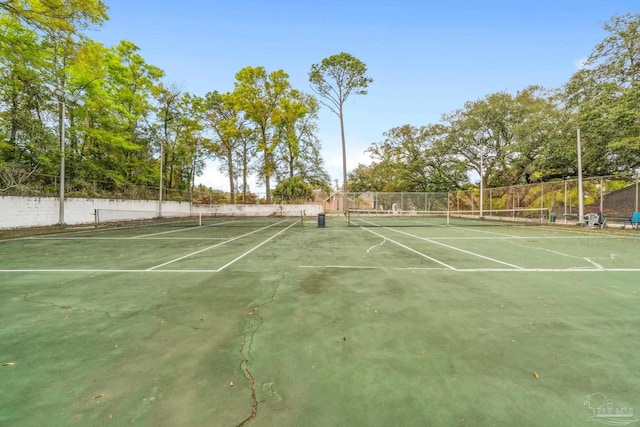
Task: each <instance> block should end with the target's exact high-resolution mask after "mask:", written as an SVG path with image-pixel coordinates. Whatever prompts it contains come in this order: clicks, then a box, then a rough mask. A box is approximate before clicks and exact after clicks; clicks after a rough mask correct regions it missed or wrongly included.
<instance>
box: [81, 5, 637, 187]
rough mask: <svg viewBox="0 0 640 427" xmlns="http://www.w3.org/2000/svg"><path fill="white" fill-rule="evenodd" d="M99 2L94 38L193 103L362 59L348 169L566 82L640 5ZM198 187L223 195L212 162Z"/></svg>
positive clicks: (330, 154) (300, 83)
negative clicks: (405, 129) (105, 12)
mask: <svg viewBox="0 0 640 427" xmlns="http://www.w3.org/2000/svg"><path fill="white" fill-rule="evenodd" d="M105 2H106V3H107V5H108V6H109V16H110V20H109V21H108V22H106V23H105V25H104V26H103V27H101V28H100V29H99V30H98V31H96V32H91V33H90V34H89V35H90V37H91V38H93V39H94V40H97V41H100V42H102V43H104V44H105V45H108V46H113V45H115V44H117V43H118V42H119V41H120V40H129V41H131V42H133V43H135V44H136V45H138V46H139V47H140V48H141V52H140V53H141V55H142V56H143V57H144V58H145V60H146V61H147V62H148V63H150V64H152V65H155V66H158V67H160V68H162V69H163V70H164V71H165V72H166V82H168V83H170V84H176V85H177V86H178V87H180V88H181V89H183V90H184V91H187V92H190V93H192V94H195V95H204V94H205V93H206V92H209V91H213V90H217V91H220V92H225V91H231V90H232V89H233V83H234V80H235V74H236V72H238V71H239V70H240V69H242V68H244V67H246V66H264V67H265V68H266V69H267V71H274V70H278V69H282V70H284V71H285V72H287V73H288V74H289V76H290V81H291V83H292V85H293V86H294V87H295V88H297V89H300V90H303V91H306V92H309V93H311V89H310V87H309V83H308V73H309V70H310V68H311V65H312V64H315V63H319V62H320V61H321V60H322V59H323V58H326V57H328V56H330V55H333V54H337V53H340V52H348V53H350V54H352V55H354V56H355V57H357V58H359V59H360V60H362V61H363V62H364V63H365V64H367V67H368V74H369V76H370V77H372V78H373V79H374V82H373V83H372V85H371V86H370V89H369V94H368V95H366V96H352V97H351V98H350V99H349V101H348V103H347V105H346V109H345V127H346V135H347V147H348V149H347V155H348V167H349V170H351V169H353V168H354V167H356V166H357V164H358V162H368V160H367V158H366V157H365V155H364V151H365V150H366V148H367V147H368V146H369V145H370V144H371V143H373V142H378V141H381V140H382V139H383V135H382V134H383V133H384V132H386V131H388V130H390V129H392V128H394V127H397V126H402V125H404V124H411V125H414V126H422V125H426V124H429V123H437V122H438V121H439V120H440V117H441V116H442V114H445V113H450V112H452V111H454V110H456V109H459V108H462V107H463V106H464V103H465V102H466V101H472V100H476V99H480V98H483V97H485V96H486V95H488V94H490V93H494V92H498V91H508V92H511V93H514V92H516V91H518V90H520V89H523V88H524V87H526V86H529V85H532V84H536V85H541V86H543V87H546V88H557V87H560V86H562V85H563V84H564V83H566V82H567V81H568V79H569V77H570V76H571V75H572V74H573V73H574V72H575V71H577V69H578V65H579V63H580V61H581V60H584V59H585V58H586V57H587V56H588V55H589V53H590V52H591V50H592V49H593V47H594V46H595V45H596V44H597V43H598V42H600V41H602V40H603V39H604V37H605V35H606V34H605V32H604V31H603V30H602V24H604V23H605V22H606V21H608V20H609V19H610V18H611V17H612V16H613V15H616V14H624V13H635V12H637V11H639V9H640V8H639V3H638V1H637V0H579V1H578V0H554V1H550V0H536V1H534V0H522V1H519V0H484V1H483V0H448V1H428V0H395V1H389V0H376V1H371V0H370V1H360V0H324V1H308V0H251V1H247V0H234V1H229V0H224V1H222V0H183V1H176V0H105ZM318 125H319V128H320V132H319V136H320V139H321V143H322V147H323V151H322V153H323V158H324V160H325V164H326V167H327V169H328V171H329V173H330V174H331V176H332V179H340V178H341V176H342V166H341V165H342V163H341V148H340V130H339V122H338V118H337V117H336V116H335V115H334V114H333V113H331V112H329V111H328V110H327V109H326V108H325V109H323V110H322V112H321V114H320V120H319V123H318ZM197 182H200V183H203V184H205V185H209V186H212V187H214V188H220V189H223V190H228V189H227V188H226V178H224V177H222V176H221V175H220V174H219V173H216V167H215V165H210V166H209V167H208V169H207V172H206V173H205V175H203V176H202V177H200V178H199V179H198V180H197ZM252 190H253V191H260V189H259V187H257V186H253V187H252Z"/></svg>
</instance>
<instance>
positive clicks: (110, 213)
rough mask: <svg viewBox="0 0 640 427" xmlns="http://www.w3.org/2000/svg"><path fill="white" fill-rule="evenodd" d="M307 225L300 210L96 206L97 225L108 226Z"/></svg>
mask: <svg viewBox="0 0 640 427" xmlns="http://www.w3.org/2000/svg"><path fill="white" fill-rule="evenodd" d="M292 224H299V225H304V215H303V212H302V211H300V210H286V209H277V210H273V211H269V210H264V211H255V210H253V211H241V210H238V211H221V212H213V211H203V212H168V211H138V210H122V209H96V210H95V226H96V227H101V226H109V227H150V226H158V227H160V226H163V227H212V226H221V227H243V226H244V227H276V226H283V227H288V226H290V225H292Z"/></svg>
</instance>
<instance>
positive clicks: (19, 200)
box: [0, 196, 323, 229]
mask: <svg viewBox="0 0 640 427" xmlns="http://www.w3.org/2000/svg"><path fill="white" fill-rule="evenodd" d="M59 206H60V205H59V204H58V198H57V197H15V196H4V197H0V229H8V228H20V227H46V226H50V225H55V224H57V223H58V220H59V217H60V215H59V212H60V208H59ZM96 209H101V210H103V209H104V210H105V211H103V212H101V214H100V216H101V217H104V218H107V217H109V216H110V215H112V214H111V213H110V212H108V211H106V210H115V211H118V212H117V214H113V215H117V217H118V218H120V219H136V218H137V219H140V218H145V217H146V218H152V217H154V216H156V215H157V211H158V202H157V201H154V200H115V199H114V200H108V199H74V198H69V199H66V200H65V203H64V222H65V223H66V224H68V225H80V224H93V223H94V221H95V216H94V213H95V210H96ZM127 211H129V213H126V212H127ZM140 211H146V212H148V214H144V213H141V212H140ZM162 211H163V212H165V213H167V214H169V213H171V212H175V213H185V214H188V213H189V212H192V213H196V214H198V213H207V212H221V213H222V212H241V213H244V214H246V215H248V216H252V215H271V214H273V213H274V212H289V211H291V212H304V214H305V215H312V216H315V215H317V214H318V213H320V212H322V211H323V210H322V206H321V205H212V206H209V205H199V206H198V205H195V206H193V207H191V206H190V203H188V202H163V203H162Z"/></svg>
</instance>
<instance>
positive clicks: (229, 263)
mask: <svg viewBox="0 0 640 427" xmlns="http://www.w3.org/2000/svg"><path fill="white" fill-rule="evenodd" d="M294 225H298V224H296V223H293V224H291V225H290V226H288V227H287V228H285V229H283V230H280V231H279V232H277V233H276V234H274V235H273V236H271V237H269V238H268V239H267V240H265V241H263V242H262V243H260V244H258V245H256V246H254V247H253V248H251V249H249V250H248V251H246V252H245V253H243V254H242V255H240V256H238V257H237V258H235V259H233V260H231V261H229V262H228V263H226V264H225V265H223V266H222V267H220V268H218V269H217V270H216V271H222V270H224V269H225V268H227V267H229V266H230V265H231V264H234V263H235V262H237V261H239V260H241V259H242V258H244V257H245V256H247V255H249V254H250V253H251V252H253V251H255V250H256V249H258V248H259V247H260V246H262V245H264V244H266V243H267V242H269V241H270V240H272V239H274V238H276V237H277V236H279V235H280V234H282V233H284V232H285V231H287V230H288V229H290V228H291V227H293V226H294Z"/></svg>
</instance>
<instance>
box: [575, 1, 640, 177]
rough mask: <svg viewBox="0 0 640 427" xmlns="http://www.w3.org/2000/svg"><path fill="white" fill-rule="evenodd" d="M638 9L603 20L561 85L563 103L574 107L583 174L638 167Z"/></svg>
mask: <svg viewBox="0 0 640 427" xmlns="http://www.w3.org/2000/svg"><path fill="white" fill-rule="evenodd" d="M639 27H640V13H635V14H626V15H617V16H614V17H613V18H611V20H609V21H608V22H607V23H605V24H604V26H603V28H604V30H605V31H607V32H608V33H609V34H608V35H607V37H605V39H604V40H603V41H602V42H600V43H598V44H597V45H596V47H595V48H594V50H593V51H592V52H591V55H590V56H589V58H588V59H587V61H586V62H585V66H584V68H583V69H581V70H580V71H578V72H577V73H575V74H574V75H573V76H572V77H571V79H570V81H569V82H568V83H567V85H566V86H565V88H564V93H563V95H564V102H565V104H566V105H567V107H568V109H570V110H571V111H574V112H577V123H575V126H578V127H580V130H581V132H582V135H583V165H584V172H585V173H586V174H588V175H606V174H613V173H618V172H630V171H633V170H635V169H637V168H638V167H640V136H639V135H640V31H639Z"/></svg>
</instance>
